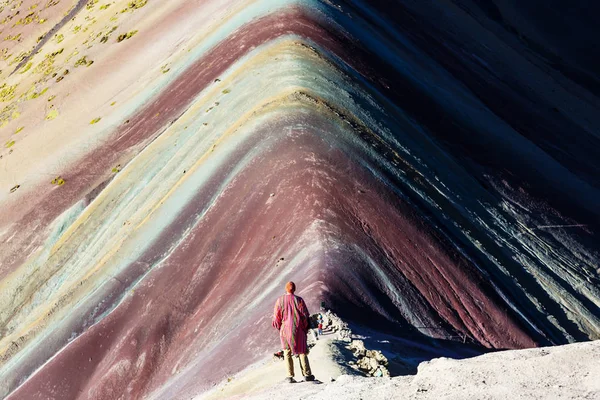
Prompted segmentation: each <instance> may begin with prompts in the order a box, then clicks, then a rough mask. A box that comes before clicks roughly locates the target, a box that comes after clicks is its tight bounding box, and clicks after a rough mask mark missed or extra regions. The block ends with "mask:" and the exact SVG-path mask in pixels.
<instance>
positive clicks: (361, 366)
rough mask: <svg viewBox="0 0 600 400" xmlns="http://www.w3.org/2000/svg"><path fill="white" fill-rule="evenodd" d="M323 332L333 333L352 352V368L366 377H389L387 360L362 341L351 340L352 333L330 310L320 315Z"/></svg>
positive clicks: (379, 352)
mask: <svg viewBox="0 0 600 400" xmlns="http://www.w3.org/2000/svg"><path fill="white" fill-rule="evenodd" d="M321 315H322V317H323V328H324V330H327V331H330V332H335V333H336V334H337V339H338V340H340V341H342V342H346V343H348V346H346V347H347V348H348V349H349V350H351V351H352V353H353V354H354V357H356V361H350V362H349V364H350V366H351V367H352V368H354V369H356V370H358V371H361V372H363V373H364V374H366V375H368V376H378V377H381V376H390V372H389V371H388V369H387V366H388V360H387V358H386V357H385V356H384V355H383V354H382V353H381V351H379V350H368V349H367V348H366V347H365V344H364V342H363V341H362V340H352V331H351V330H350V328H349V327H348V324H347V323H345V322H344V321H343V320H342V319H341V318H340V317H338V316H337V315H336V314H334V313H333V312H331V311H330V310H327V311H325V312H324V313H321Z"/></svg>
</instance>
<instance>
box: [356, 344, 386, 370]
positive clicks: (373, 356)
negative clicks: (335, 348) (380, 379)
mask: <svg viewBox="0 0 600 400" xmlns="http://www.w3.org/2000/svg"><path fill="white" fill-rule="evenodd" d="M347 347H348V349H350V350H352V353H354V357H356V358H357V359H358V360H357V361H356V362H353V361H350V363H349V364H350V365H351V366H352V367H353V368H356V369H359V370H361V371H362V372H364V373H365V374H367V375H369V376H390V372H389V371H388V369H387V365H388V360H387V358H386V357H385V356H384V355H383V353H381V351H379V350H368V349H367V348H366V347H365V344H364V342H363V341H362V340H353V341H352V342H350V345H349V346H347Z"/></svg>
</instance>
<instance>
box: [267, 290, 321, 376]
mask: <svg viewBox="0 0 600 400" xmlns="http://www.w3.org/2000/svg"><path fill="white" fill-rule="evenodd" d="M285 291H286V294H284V295H283V296H281V297H279V298H278V299H277V301H276V302H275V310H274V312H273V323H272V325H273V327H274V328H275V329H277V330H278V331H279V337H280V339H281V347H282V348H283V358H284V360H285V364H286V366H287V372H288V376H287V378H286V381H287V382H289V383H294V382H296V381H295V380H294V360H293V359H292V355H293V354H294V355H295V354H297V355H298V358H300V368H301V369H302V375H304V380H305V381H307V382H309V381H314V380H315V377H314V375H313V374H312V372H311V371H310V364H309V363H308V356H307V354H308V346H307V343H306V334H307V333H308V330H309V326H310V322H309V321H310V314H309V313H308V308H307V307H306V303H305V302H304V300H303V299H302V297H299V296H296V295H294V292H295V291H296V284H294V282H288V283H287V284H286V285H285Z"/></svg>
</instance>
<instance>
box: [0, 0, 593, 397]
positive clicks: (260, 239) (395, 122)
mask: <svg viewBox="0 0 600 400" xmlns="http://www.w3.org/2000/svg"><path fill="white" fill-rule="evenodd" d="M576 3H581V4H583V3H585V2H583V1H571V2H570V3H569V5H568V6H567V5H565V4H562V2H559V1H548V0H546V1H544V2H541V1H540V0H528V1H518V2H517V1H516V0H510V1H502V2H500V1H498V2H496V1H488V2H483V1H478V0H460V1H459V0H449V1H444V2H424V1H421V0H405V1H402V2H400V1H398V2H390V1H384V0H371V1H363V0H347V1H343V0H321V1H317V0H194V1H189V0H188V1H186V0H169V1H159V0H134V1H131V0H114V1H107V0H99V1H98V0H91V1H82V0H79V1H75V0H71V1H69V0H48V1H46V0H44V1H42V0H22V1H21V0H19V1H16V0H5V1H3V2H2V3H1V5H0V19H1V20H2V25H1V27H0V29H1V30H2V40H3V41H2V49H0V51H1V52H2V53H1V54H0V55H1V57H0V70H1V72H0V79H1V80H2V81H1V82H2V83H0V86H1V88H0V94H1V98H0V101H1V104H0V106H1V109H2V110H1V111H0V117H1V120H0V126H2V128H1V130H0V142H1V144H2V148H1V150H0V157H1V158H0V397H5V398H8V399H12V400H14V399H36V398H43V399H48V398H56V399H116V398H123V399H138V398H149V399H152V398H155V399H165V398H189V397H191V396H194V395H195V394H198V393H200V392H202V391H203V390H205V389H207V388H208V387H210V386H211V385H212V384H214V383H215V382H218V381H220V380H222V379H224V378H225V377H227V376H229V375H230V374H232V373H235V372H237V371H239V370H241V369H243V368H244V367H246V366H248V365H249V364H251V363H253V362H255V361H257V360H260V359H261V358H263V357H265V356H266V355H268V354H269V353H271V352H272V351H273V350H275V349H276V348H277V346H278V335H277V333H276V332H274V331H273V330H272V328H271V324H270V318H271V311H272V307H273V302H274V300H275V299H276V298H277V296H279V295H281V294H282V290H283V285H284V284H285V282H286V281H288V280H293V281H295V282H296V285H297V287H298V289H299V290H298V294H299V295H301V296H302V297H303V298H304V299H305V300H306V301H307V303H308V307H309V310H311V311H314V310H316V309H317V307H318V306H319V305H320V303H321V302H325V303H326V305H327V306H328V307H331V308H333V309H334V310H335V311H336V312H337V313H338V314H340V315H341V316H342V317H343V318H345V319H346V320H348V321H351V322H353V323H358V324H368V325H370V326H372V327H376V328H377V329H381V330H383V331H385V332H387V333H389V334H392V335H394V336H396V337H398V338H400V339H401V340H403V341H404V343H406V354H405V355H406V357H407V359H408V358H410V357H417V358H418V357H421V358H427V357H429V358H430V357H433V356H439V355H450V356H457V357H460V356H466V355H469V354H474V353H476V352H481V351H485V349H507V348H510V349H512V348H525V347H534V346H538V345H549V344H563V343H569V342H574V341H584V340H590V339H599V338H600V313H599V312H598V309H599V307H600V279H599V278H600V269H599V262H598V260H599V245H598V243H600V241H599V237H598V234H599V228H600V218H599V215H600V212H599V207H598V205H599V204H600V173H599V172H600V171H599V169H600V164H599V163H598V160H599V159H600V139H599V136H598V134H599V132H600V129H599V128H600V112H598V111H600V99H599V98H598V95H599V94H600V77H599V76H598V69H597V68H594V67H597V65H598V63H599V61H600V54H599V53H598V48H597V47H596V46H595V42H594V38H597V37H600V32H599V30H600V29H599V28H598V25H597V24H596V23H595V21H594V20H593V18H592V16H591V15H593V13H591V12H590V10H587V9H586V8H584V7H579V8H578V7H576Z"/></svg>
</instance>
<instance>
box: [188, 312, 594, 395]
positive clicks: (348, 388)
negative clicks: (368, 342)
mask: <svg viewBox="0 0 600 400" xmlns="http://www.w3.org/2000/svg"><path fill="white" fill-rule="evenodd" d="M323 316H324V326H325V332H324V334H323V335H322V336H320V337H319V339H318V340H315V335H313V334H311V335H309V346H311V349H310V354H309V360H310V363H311V368H312V371H313V374H314V375H315V377H316V378H317V380H318V381H317V382H298V383H293V384H290V383H284V382H283V381H284V378H285V367H284V365H283V361H281V360H279V359H278V358H277V357H275V356H274V357H272V358H268V359H265V360H263V361H261V362H259V363H256V364H254V365H252V366H250V367H249V368H247V369H245V370H244V371H241V372H240V373H238V374H236V375H235V376H232V377H229V378H228V379H226V380H225V381H224V382H222V383H221V384H219V385H218V386H216V387H215V388H213V389H212V390H211V391H209V392H207V393H204V394H202V395H200V396H199V397H197V398H196V399H197V400H200V399H202V400H208V399H254V400H259V399H265V400H278V399H286V400H292V399H307V400H308V399H314V400H319V399H322V400H331V399H332V398H341V399H351V400H352V399H356V400H358V399H362V400H371V399H372V400H375V399H419V400H433V399H466V398H476V399H506V398H511V399H540V400H541V399H589V400H596V399H600V379H598V376H600V363H598V360H600V341H593V342H584V343H575V344H569V345H564V346H556V347H544V348H534V349H527V350H511V351H500V352H495V353H488V354H485V355H482V356H477V357H473V358H469V359H463V360H454V359H449V358H436V359H433V360H431V361H425V362H422V363H421V364H420V365H419V367H418V371H417V374H416V375H404V376H397V377H390V376H389V372H388V370H387V368H386V366H387V362H388V360H387V359H386V357H385V356H384V355H383V354H382V353H381V352H380V351H378V350H368V349H366V348H365V347H364V344H363V342H362V341H361V340H357V339H355V338H356V337H358V335H354V334H353V333H352V331H351V330H350V329H349V328H348V325H347V324H345V323H344V322H343V321H342V320H341V319H340V318H338V317H337V316H336V315H335V314H333V313H331V312H329V311H328V312H326V313H324V314H323ZM294 363H295V364H294V366H295V372H296V380H301V379H302V376H301V374H300V373H299V372H300V366H299V364H298V360H297V359H295V360H294Z"/></svg>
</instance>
